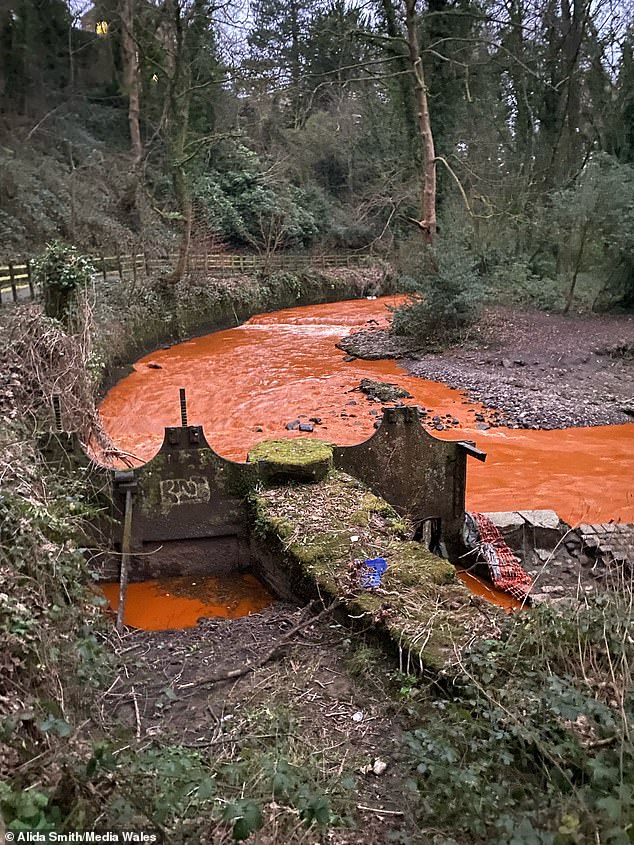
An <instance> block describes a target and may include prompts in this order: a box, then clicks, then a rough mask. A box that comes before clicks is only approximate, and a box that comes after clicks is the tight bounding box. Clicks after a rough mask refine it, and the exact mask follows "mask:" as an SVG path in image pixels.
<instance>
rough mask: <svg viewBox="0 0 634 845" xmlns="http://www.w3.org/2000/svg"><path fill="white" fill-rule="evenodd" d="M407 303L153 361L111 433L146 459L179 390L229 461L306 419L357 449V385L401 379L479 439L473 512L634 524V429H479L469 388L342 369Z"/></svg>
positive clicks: (315, 314) (137, 370) (246, 333)
mask: <svg viewBox="0 0 634 845" xmlns="http://www.w3.org/2000/svg"><path fill="white" fill-rule="evenodd" d="M401 300H402V298H400V297H383V298H381V299H378V300H352V301H349V302H340V303H335V304H329V305H313V306H308V307H303V308H292V309H287V310H284V311H278V312H275V313H273V314H260V315H257V316H255V317H253V318H252V319H251V320H249V321H248V322H247V323H245V324H244V325H243V326H240V327H237V328H235V329H229V330H227V331H222V332H216V333H214V334H211V335H207V336H206V337H200V338H196V339H195V340H191V341H188V342H187V343H182V344H179V345H177V346H173V347H171V348H170V349H166V350H158V351H156V352H153V353H152V354H151V355H148V356H146V357H145V358H142V359H141V360H140V361H138V362H137V363H136V364H135V365H134V372H133V373H132V374H131V375H130V376H128V377H127V378H125V379H123V380H122V381H121V382H119V383H118V384H117V385H115V387H113V388H112V390H111V391H110V392H109V393H108V395H107V396H106V398H105V399H104V401H103V403H102V405H101V414H102V417H103V421H104V424H105V427H106V430H107V431H108V433H109V434H110V436H111V437H112V438H113V440H114V441H115V443H117V445H119V446H120V447H121V448H122V449H125V450H126V451H128V452H131V453H133V454H135V455H138V456H139V458H140V459H142V461H147V460H149V459H150V458H151V457H152V456H153V455H154V454H156V452H157V451H158V449H159V447H160V445H161V442H162V440H163V429H164V428H165V426H170V425H178V424H179V420H180V416H179V404H178V389H179V387H185V388H186V389H187V399H188V410H189V419H190V420H191V422H192V423H195V424H201V425H203V426H204V428H205V434H206V436H207V440H208V441H209V443H210V444H211V445H212V446H213V448H214V449H215V450H216V451H217V452H219V453H220V454H221V455H224V456H226V457H228V458H232V459H234V460H244V458H245V456H246V453H247V451H248V450H249V449H250V448H251V446H253V445H254V444H256V443H259V442H261V441H262V440H266V439H267V438H271V437H296V436H303V437H305V436H307V435H305V434H299V433H298V432H293V431H287V430H286V423H287V422H288V421H289V420H293V419H296V418H298V417H299V418H301V417H302V415H303V417H305V418H306V420H307V419H308V418H309V417H314V416H317V417H321V419H322V425H320V426H316V427H315V433H314V435H312V436H315V437H320V438H322V439H324V440H330V441H333V442H335V443H338V444H340V445H349V444H353V443H359V442H360V441H362V440H364V439H366V438H367V437H369V436H370V435H371V434H372V433H373V431H374V429H373V423H374V420H375V419H376V416H375V415H372V414H370V411H371V410H373V409H374V410H376V409H377V408H378V407H379V406H377V405H371V404H370V403H369V402H368V401H367V400H366V398H365V396H364V395H363V394H361V393H359V392H358V391H355V390H354V388H355V387H357V385H358V384H359V381H360V380H361V379H362V378H370V379H375V380H379V381H391V382H398V384H400V385H401V386H402V387H405V388H406V389H407V390H408V391H409V392H410V393H411V394H412V395H413V397H414V398H413V399H412V400H409V401H410V402H411V403H412V404H413V403H417V404H419V405H423V406H425V407H426V408H428V409H430V410H431V411H433V413H435V414H441V415H442V414H452V415H453V416H455V417H456V418H457V419H458V420H459V421H460V426H459V428H457V429H452V430H450V431H445V432H439V433H438V436H440V437H446V438H448V439H459V438H465V439H470V440H475V441H476V443H477V445H478V447H479V448H481V449H484V450H485V451H486V452H487V453H488V456H489V457H488V459H487V462H486V464H479V463H477V462H476V461H470V462H469V473H468V485H467V507H468V508H469V509H471V510H483V511H496V510H508V509H513V510H515V509H533V508H552V509H554V510H555V511H557V512H558V513H559V515H560V516H561V517H562V518H563V519H565V520H566V521H567V522H569V523H572V524H577V523H578V522H580V521H584V522H605V521H607V520H609V519H615V520H623V521H630V520H631V521H634V482H633V479H634V424H627V425H619V426H602V427H595V428H573V429H564V430H557V431H527V430H522V429H505V428H496V429H489V430H488V431H481V430H479V429H477V428H475V427H474V421H473V414H470V413H469V410H476V411H477V410H481V406H480V405H478V404H476V403H470V402H467V400H466V398H465V395H464V394H463V393H461V392H460V391H457V390H452V389H451V388H448V387H446V386H445V385H443V384H437V383H435V382H431V381H426V380H424V379H418V378H415V377H413V376H408V375H407V374H406V373H405V371H404V370H403V369H402V368H401V367H399V365H398V364H397V363H396V362H395V361H352V362H344V360H343V358H344V353H343V352H342V351H341V350H339V349H337V348H336V346H335V343H336V342H337V341H338V340H339V339H340V338H341V337H343V336H345V335H346V334H348V332H349V331H350V330H353V329H358V328H367V327H368V321H369V320H376V321H378V322H379V323H381V324H386V323H387V321H388V319H389V316H390V315H389V311H388V308H387V306H393V305H396V304H398V303H399V302H400V301H401ZM149 362H153V363H156V364H159V365H160V366H161V369H153V368H150V367H148V363H149ZM349 402H356V403H357V404H356V405H350V404H348V403H349ZM343 414H346V415H347V416H343ZM258 429H259V430H258ZM308 436H310V435H308Z"/></svg>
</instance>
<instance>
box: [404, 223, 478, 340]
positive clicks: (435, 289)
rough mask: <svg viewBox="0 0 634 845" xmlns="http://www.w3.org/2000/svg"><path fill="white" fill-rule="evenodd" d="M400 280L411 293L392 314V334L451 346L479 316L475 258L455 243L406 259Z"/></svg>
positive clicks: (438, 246)
mask: <svg viewBox="0 0 634 845" xmlns="http://www.w3.org/2000/svg"><path fill="white" fill-rule="evenodd" d="M401 269H402V277H403V279H404V281H405V282H406V284H407V286H408V287H409V288H410V289H412V288H413V290H414V293H413V294H412V296H411V299H410V300H409V302H408V303H406V304H405V305H403V306H402V307H401V308H398V309H397V310H396V312H395V314H394V321H393V324H392V325H393V331H394V332H395V333H396V334H399V335H409V336H413V337H416V338H419V339H420V340H421V341H426V342H427V343H428V344H430V345H432V346H433V345H437V344H439V343H440V344H447V343H451V342H454V341H456V340H458V339H460V337H461V336H462V335H463V333H464V332H465V330H466V329H468V327H469V326H470V325H471V324H472V323H473V322H474V321H475V320H477V318H478V317H479V315H480V311H481V308H482V303H483V299H484V289H483V286H482V283H481V280H480V277H479V276H478V273H477V272H476V270H475V267H474V258H473V256H472V255H471V254H470V253H469V251H468V250H467V248H466V247H465V245H464V244H463V243H461V242H460V241H459V240H457V239H452V240H448V241H439V242H438V244H437V245H436V246H435V247H434V248H433V249H430V250H427V251H422V250H421V251H420V252H419V253H417V254H416V253H414V254H413V255H410V256H409V259H408V261H407V263H406V265H405V266H403V267H402V268H401Z"/></svg>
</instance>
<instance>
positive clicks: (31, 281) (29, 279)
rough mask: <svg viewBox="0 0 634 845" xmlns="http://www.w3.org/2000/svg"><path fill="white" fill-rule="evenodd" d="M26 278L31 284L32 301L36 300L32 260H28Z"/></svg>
mask: <svg viewBox="0 0 634 845" xmlns="http://www.w3.org/2000/svg"><path fill="white" fill-rule="evenodd" d="M26 277H27V279H28V282H29V293H30V295H31V299H35V289H34V287H33V274H32V272H31V259H30V258H27V259H26Z"/></svg>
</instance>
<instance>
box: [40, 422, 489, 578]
mask: <svg viewBox="0 0 634 845" xmlns="http://www.w3.org/2000/svg"><path fill="white" fill-rule="evenodd" d="M291 442H292V441H291ZM310 442H314V441H310ZM43 449H44V451H45V453H46V454H47V456H48V458H49V460H59V459H60V458H62V457H63V458H64V459H71V458H72V460H73V461H75V462H79V463H84V464H88V463H89V459H88V458H87V457H86V456H85V454H84V453H83V450H82V449H81V446H80V445H79V441H78V439H77V437H76V436H75V435H73V434H64V433H59V432H57V433H55V434H52V435H51V436H50V437H49V438H48V440H47V442H46V443H45V444H43ZM469 455H471V456H473V457H475V458H477V459H478V460H481V461H483V460H484V459H485V457H486V456H485V454H484V453H483V452H481V451H480V450H478V449H476V448H475V447H474V445H473V444H472V443H471V442H467V441H447V440H440V439H437V438H435V437H432V436H431V435H430V434H429V433H428V432H426V431H425V430H424V429H423V428H422V426H421V425H420V422H419V417H418V413H417V411H416V408H413V407H407V406H404V407H396V408H386V409H385V413H384V417H383V420H382V421H381V423H380V425H379V426H378V428H377V430H376V432H375V433H374V434H373V435H372V436H371V437H370V438H369V439H368V440H366V441H364V442H362V443H359V444H358V445H355V446H338V447H335V448H334V450H333V461H334V467H335V468H336V469H339V470H342V471H344V472H346V473H347V474H348V475H350V476H352V477H354V478H357V479H358V480H359V481H362V482H363V483H364V484H365V485H367V487H368V488H369V489H370V490H371V491H372V492H373V493H375V494H376V495H378V496H381V497H382V498H383V499H385V501H387V502H388V503H389V504H391V505H392V506H393V507H394V508H395V510H396V511H397V512H398V513H399V514H401V515H402V516H405V517H407V518H408V519H409V520H411V521H412V522H413V523H414V525H415V526H417V537H419V538H421V539H425V538H427V539H428V541H429V542H431V541H432V540H433V542H434V544H435V549H436V550H438V551H443V552H445V553H446V555H447V557H448V558H449V559H450V560H453V561H457V559H458V557H459V556H460V555H461V554H462V553H463V552H464V550H465V547H464V541H463V538H462V529H463V525H464V514H465V486H466V471H467V467H466V465H467V457H468V456H469ZM93 469H94V471H95V472H97V473H98V474H100V475H101V476H102V477H103V480H102V485H103V486H104V487H107V488H109V489H110V490H111V491H112V498H111V507H110V512H109V513H108V519H101V520H100V521H99V523H100V524H99V530H100V533H101V536H102V537H103V536H104V535H105V536H106V537H107V538H108V539H109V540H110V544H111V546H112V548H113V549H114V550H115V552H116V554H115V555H110V556H109V555H108V554H107V552H104V553H102V554H101V555H100V556H99V559H98V560H94V561H93V564H94V565H95V564H96V565H97V568H98V571H99V574H100V575H101V577H103V578H104V579H106V580H107V579H112V578H115V577H116V578H118V577H119V569H120V554H121V552H122V551H126V552H127V549H126V550H124V549H123V530H124V525H125V519H124V515H125V512H126V499H128V500H129V498H130V496H131V495H132V498H133V502H134V504H133V508H134V518H133V519H132V522H131V532H130V547H129V552H130V555H131V566H130V573H129V577H130V580H133V581H134V580H143V579H150V578H157V577H162V576H168V577H169V576H176V575H193V574H207V575H222V574H223V573H227V572H230V571H234V570H236V569H246V568H248V566H249V564H250V560H251V552H250V515H249V512H248V508H247V494H248V493H249V491H250V490H251V489H253V488H254V486H255V485H256V484H257V483H258V480H259V478H260V476H259V468H258V464H257V463H248V462H247V463H240V462H236V461H231V460H228V459H226V458H223V457H221V456H220V455H218V454H217V453H216V452H215V451H214V450H213V449H212V448H211V446H210V445H209V443H208V442H207V439H206V437H205V434H204V431H203V428H202V426H198V425H181V426H174V427H168V428H166V429H165V436H164V440H163V444H162V446H161V448H160V450H159V452H158V454H157V455H156V456H155V457H154V458H153V459H152V460H150V461H149V462H148V463H147V464H144V465H143V466H142V467H139V468H136V469H134V470H126V471H121V470H109V469H107V468H105V467H101V466H95V465H94V464H93Z"/></svg>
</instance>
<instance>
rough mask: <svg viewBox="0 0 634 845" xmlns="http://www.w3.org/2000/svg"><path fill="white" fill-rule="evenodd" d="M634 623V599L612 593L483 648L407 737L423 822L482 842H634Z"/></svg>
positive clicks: (543, 612) (533, 614) (528, 618)
mask: <svg viewBox="0 0 634 845" xmlns="http://www.w3.org/2000/svg"><path fill="white" fill-rule="evenodd" d="M632 622H633V618H632V607H631V595H629V596H628V595H619V594H618V593H614V594H606V595H604V596H601V597H598V598H597V599H596V600H595V601H594V602H592V603H589V604H588V605H587V606H586V607H584V608H583V609H581V610H580V611H577V612H575V611H574V610H573V609H571V608H546V607H542V608H534V609H532V610H531V611H530V614H528V613H527V614H526V615H522V616H521V617H515V618H513V619H511V620H510V621H509V622H508V623H507V625H506V627H505V628H504V630H503V632H502V636H501V637H500V639H499V640H493V639H491V640H484V641H480V642H479V643H476V644H475V645H474V647H473V648H472V650H471V652H470V653H469V654H468V655H466V656H465V657H464V658H463V662H462V666H461V669H462V671H461V673H460V674H459V675H458V676H457V677H456V678H455V680H454V681H453V683H452V685H451V688H450V689H449V691H448V693H447V695H446V697H439V696H435V698H434V700H432V702H431V704H432V708H433V709H432V710H431V712H430V711H429V709H426V710H424V711H423V712H422V713H421V716H420V719H419V721H418V724H416V725H415V727H414V728H413V729H412V730H411V731H410V732H409V734H408V735H407V738H406V741H407V744H408V746H409V756H410V762H411V765H412V773H413V779H414V781H415V784H416V788H417V789H418V794H419V801H420V804H419V806H420V813H421V816H422V818H421V819H420V821H421V822H423V823H424V824H427V823H429V822H430V821H433V825H434V827H435V828H436V829H438V830H444V831H446V832H447V833H448V834H450V835H451V837H455V839H456V840H458V841H459V842H468V843H474V845H475V843H485V842H486V843H487V845H585V843H594V842H602V843H606V845H607V843H610V845H630V843H631V842H632V826H631V821H632V818H634V743H633V742H632V736H631V727H630V726H631V724H632V718H633V717H634V702H633V699H632V684H631V670H630V668H629V667H630V666H631V665H632V659H633V658H634V653H633V648H632V640H631V637H630V634H629V631H630V630H631V626H632ZM434 841H436V840H434ZM439 841H442V842H447V841H448V840H447V839H441V840H439ZM452 841H453V840H452Z"/></svg>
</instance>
